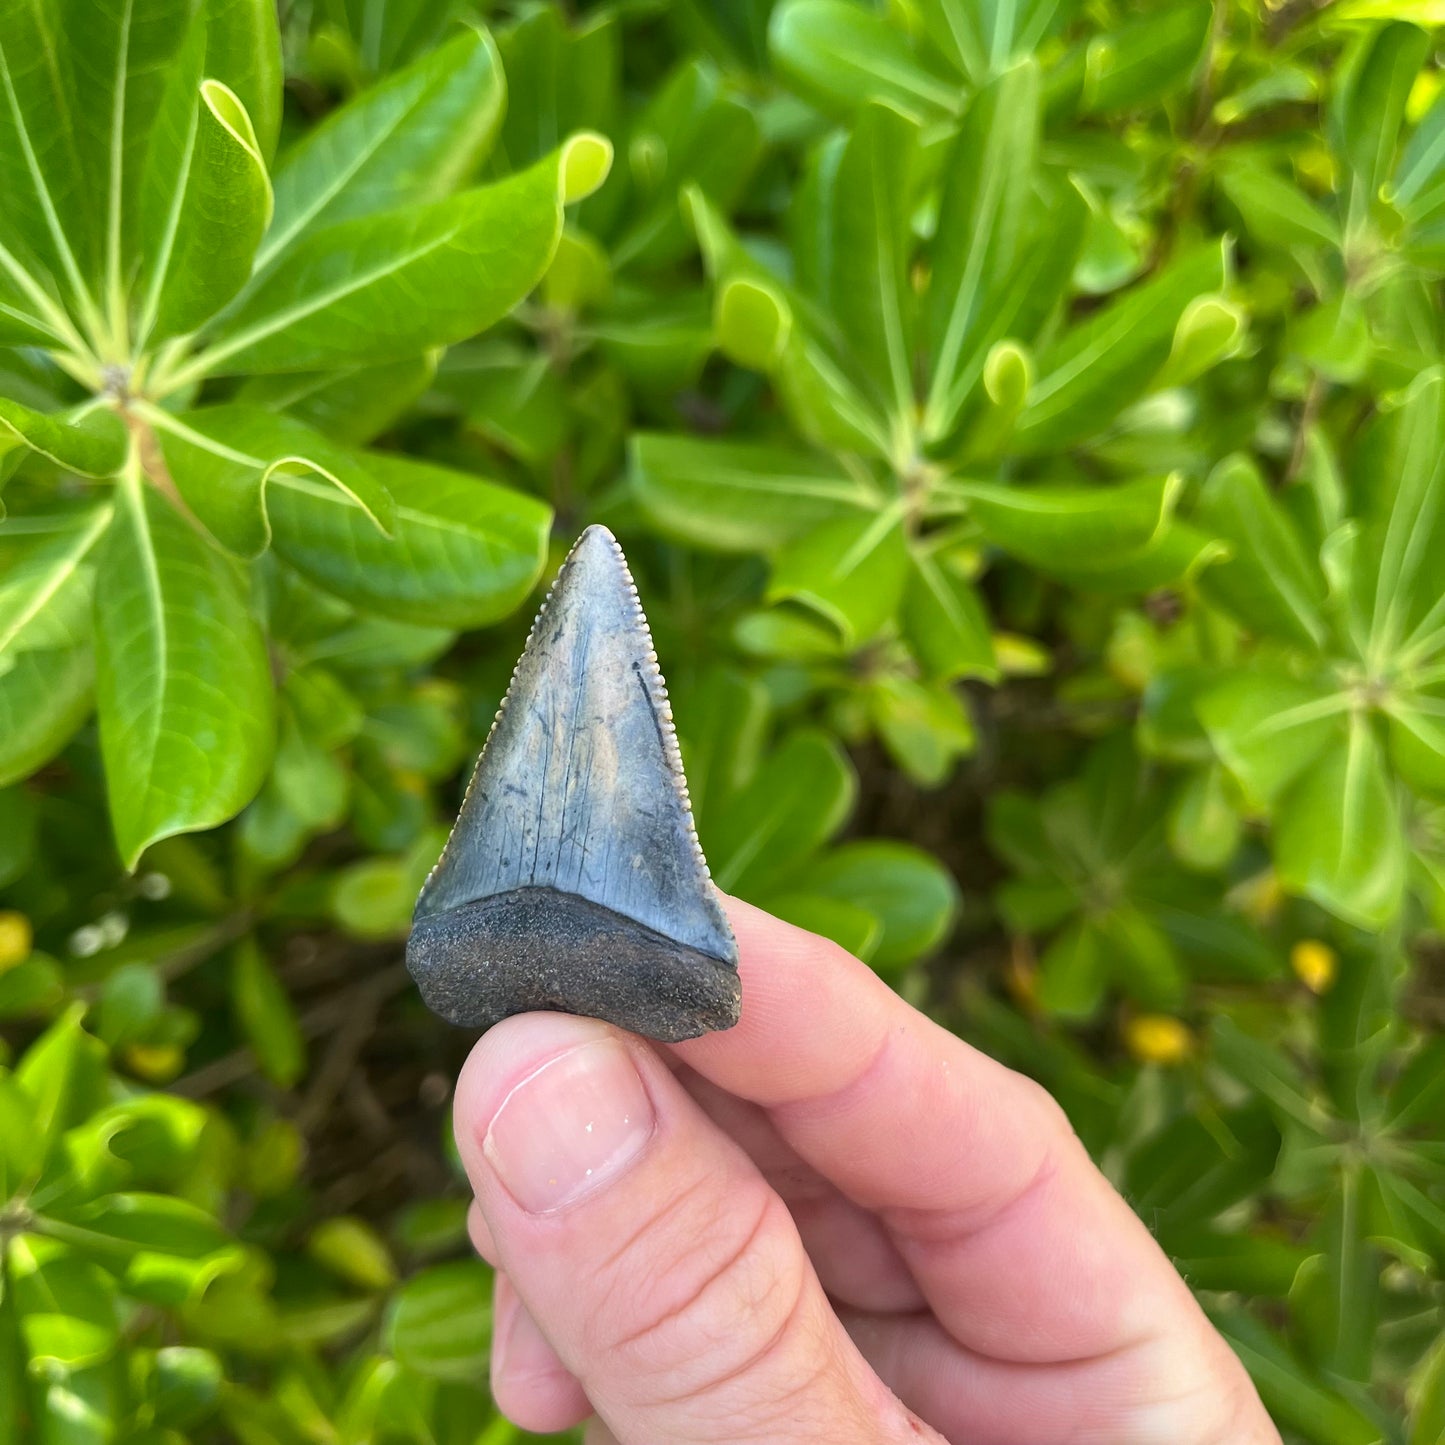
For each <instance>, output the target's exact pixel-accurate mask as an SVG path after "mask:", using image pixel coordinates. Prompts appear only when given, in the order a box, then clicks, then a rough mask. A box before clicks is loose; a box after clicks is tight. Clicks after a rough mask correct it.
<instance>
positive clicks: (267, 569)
mask: <svg viewBox="0 0 1445 1445" xmlns="http://www.w3.org/2000/svg"><path fill="white" fill-rule="evenodd" d="M481 8H483V9H485V8H487V7H481ZM285 9H286V16H285V24H284V27H283V28H281V29H278V27H277V24H276V21H275V19H274V16H273V11H272V6H271V4H270V3H269V0H134V3H127V4H125V5H120V4H118V3H116V4H111V3H109V0H107V3H104V4H94V3H91V4H85V3H81V0H74V3H71V0H35V3H31V4H26V5H15V6H11V7H9V9H8V10H7V12H6V18H5V22H4V28H3V32H0V78H3V80H4V85H5V95H4V104H3V105H0V166H3V178H4V179H3V189H4V194H5V198H6V199H5V208H4V213H3V217H0V346H3V348H4V349H3V350H0V482H3V484H4V501H5V506H6V508H7V515H6V517H5V520H4V522H3V524H0V887H3V888H4V890H5V893H4V900H3V902H4V908H5V910H6V911H4V912H3V913H0V1021H3V1028H4V1034H3V1039H4V1043H3V1045H0V1048H3V1054H0V1063H3V1064H4V1067H3V1068H0V1265H3V1274H0V1441H4V1440H10V1439H22V1438H40V1439H45V1440H52V1439H53V1440H65V1441H67V1442H69V1441H75V1442H91V1441H97V1442H98V1441H111V1440H115V1441H122V1440H124V1441H129V1440H145V1441H153V1442H164V1441H175V1440H179V1439H183V1438H198V1439H218V1440H219V1439H240V1440H243V1441H247V1442H250V1441H257V1442H259V1441H282V1442H291V1441H297V1442H300V1441H313V1440H327V1441H329V1440H336V1441H341V1440H347V1441H351V1440H355V1441H371V1440H376V1441H385V1442H393V1441H418V1442H438V1445H444V1442H450V1441H458V1442H460V1441H468V1442H471V1441H477V1440H486V1441H488V1442H496V1441H504V1440H511V1439H515V1438H520V1437H519V1436H518V1435H517V1433H516V1432H515V1431H513V1430H512V1428H511V1427H510V1426H509V1425H507V1424H506V1422H504V1421H502V1420H500V1419H499V1418H496V1419H494V1418H493V1414H492V1410H491V1406H490V1404H489V1403H488V1400H487V1396H486V1392H485V1358H486V1349H487V1344H488V1331H489V1318H488V1309H489V1304H488V1300H489V1295H488V1275H487V1271H486V1269H485V1267H484V1266H483V1265H481V1264H479V1263H477V1262H475V1261H473V1260H471V1259H470V1258H469V1257H468V1256H467V1253H466V1250H465V1225H464V1212H465V1210H464V1203H465V1201H464V1197H463V1195H462V1192H461V1190H460V1187H459V1183H458V1176H457V1174H456V1172H455V1170H454V1169H453V1168H452V1166H451V1164H450V1162H449V1159H448V1157H447V1153H446V1149H445V1148H444V1146H443V1144H442V1141H443V1139H444V1138H445V1136H446V1120H445V1107H444V1106H445V1102H446V1097H447V1093H448V1088H449V1080H450V1078H451V1077H452V1075H453V1074H454V1071H455V1068H456V1066H457V1064H458V1063H459V1062H460V1058H461V1056H462V1053H463V1049H464V1044H465V1040H463V1039H460V1038H459V1037H458V1036H456V1035H454V1034H452V1033H450V1032H449V1031H447V1030H445V1029H444V1028H443V1027H442V1026H441V1025H439V1024H437V1023H435V1022H434V1021H433V1020H431V1019H430V1018H429V1017H428V1016H426V1015H425V1013H424V1012H423V1011H422V1010H421V1008H420V1005H419V1003H418V1001H417V1000H416V999H415V998H414V997H413V996H412V995H411V992H410V990H409V988H408V986H407V981H406V977H405V974H404V972H403V971H402V969H401V965H400V962H399V957H400V955H399V947H398V942H399V939H400V938H401V937H402V936H403V935H404V932H405V929H406V926H407V921H408V917H409V913H410V909H411V905H412V902H413V900H414V898H415V895H416V891H417V888H418V886H419V883H420V880H421V877H422V876H423V875H424V873H425V871H426V870H427V869H428V868H429V866H430V865H431V863H432V861H433V860H434V859H435V857H436V855H437V852H438V851H439V848H440V840H441V837H442V836H443V831H444V829H445V826H446V823H447V821H448V818H449V816H450V814H451V813H452V811H453V810H454V808H455V805H456V802H457V798H458V785H459V777H460V774H461V772H462V771H463V769H464V768H465V766H466V765H467V764H468V763H469V761H470V759H471V757H472V756H473V755H474V754H475V752H476V750H477V748H478V747H479V745H480V741H481V738H482V737H483V736H484V734H485V729H486V725H487V723H488V722H489V720H490V717H491V715H492V713H493V712H494V710H495V707H496V705H497V701H498V699H499V697H500V695H501V692H502V689H503V687H504V686H505V682H506V675H507V672H508V669H509V667H510V664H511V662H512V660H513V659H514V658H515V656H516V653H517V651H518V649H519V646H520V641H521V637H522V635H523V632H524V629H525V626H526V622H527V619H528V617H529V616H530V613H531V611H532V608H533V607H534V605H535V602H536V599H537V590H538V588H539V587H540V586H541V585H542V583H543V582H544V580H545V579H546V577H547V576H548V575H549V574H550V572H551V571H552V570H553V569H554V567H555V565H556V562H557V560H558V557H559V555H560V551H561V549H562V548H564V547H565V545H566V544H567V542H568V540H569V539H570V538H571V537H572V536H573V535H575V533H576V532H577V531H578V530H579V529H580V527H581V526H582V525H583V524H584V523H585V522H588V521H592V520H597V521H604V522H606V523H608V524H609V525H610V526H612V527H613V528H614V530H616V531H617V532H618V533H619V535H620V536H621V537H622V539H623V542H624V545H625V546H626V547H627V548H628V551H629V555H630V557H631V559H632V560H633V562H634V565H635V569H636V571H637V572H638V575H639V582H640V584H641V586H642V590H643V593H644V598H645V601H646V603H647V605H648V609H649V612H650V615H651V617H652V620H653V623H654V626H655V630H656V633H657V640H658V647H659V651H660V653H661V655H662V661H663V665H664V669H665V671H666V672H667V674H668V677H669V680H670V682H671V683H672V685H673V693H674V697H675V702H676V712H677V716H678V721H679V727H680V731H681V733H682V737H683V744H684V752H685V757H686V761H687V766H688V772H689V778H690V781H691V784H692V794H693V799H694V804H695V807H696V810H697V814H698V823H699V829H700V832H701V836H702V840H703V843H704V846H705V848H706V850H707V853H708V856H709V858H710V861H711V862H712V865H713V869H714V874H715V876H716V877H717V878H718V881H719V882H720V883H721V884H722V886H724V887H725V888H728V889H729V890H731V891H733V892H737V893H740V894H742V895H743V896H746V897H749V898H751V899H754V900H755V901H757V902H760V903H762V904H763V905H765V906H767V907H769V908H771V909H772V910H773V911H775V912H777V913H779V914H781V915H782V916H784V917H787V918H790V919H793V920H795V921H797V922H799V923H802V924H804V925H806V926H807V927H810V928H813V929H816V930H818V931H820V932H823V933H825V934H828V935H830V936H832V937H834V938H836V939H838V940H839V941H840V942H842V943H844V944H846V945H847V946H848V947H849V948H851V949H853V950H854V951H856V952H858V953H859V954H860V955H861V956H862V957H864V958H866V959H869V960H870V961H871V962H872V964H873V965H874V966H875V967H876V968H877V969H879V970H880V972H882V973H883V974H884V975H885V976H886V977H888V978H889V979H890V980H891V981H892V982H894V983H895V985H896V986H897V987H898V988H900V989H901V990H902V991H903V992H904V993H905V994H906V995H907V996H909V997H910V998H912V999H914V1000H916V1001H917V1002H919V1003H920V1004H921V1005H923V1006H926V1007H927V1008H929V1009H930V1011H931V1012H933V1013H934V1015H935V1016H936V1017H938V1018H939V1019H940V1020H941V1021H943V1022H944V1023H946V1024H947V1025H948V1026H950V1027H952V1028H955V1029H956V1030H958V1031H960V1032H962V1033H963V1034H965V1035H966V1036H967V1037H969V1038H970V1039H972V1040H973V1041H975V1042H976V1043H978V1044H979V1045H980V1046H981V1047H984V1048H986V1049H988V1050H989V1051H990V1052H992V1053H994V1054H996V1055H997V1056H999V1057H1001V1058H1003V1059H1005V1060H1006V1061H1007V1062H1009V1063H1011V1064H1013V1065H1014V1066H1016V1067H1019V1068H1022V1069H1024V1070H1026V1071H1027V1072H1029V1073H1032V1074H1033V1075H1035V1076H1036V1077H1038V1078H1040V1079H1041V1080H1042V1081H1043V1082H1045V1083H1046V1084H1047V1085H1048V1086H1049V1087H1050V1088H1051V1089H1052V1090H1053V1091H1054V1092H1055V1093H1056V1094H1057V1095H1058V1097H1059V1098H1060V1099H1061V1101H1062V1102H1063V1103H1064V1104H1065V1106H1066V1107H1067V1108H1068V1110H1069V1112H1070V1115H1071V1117H1072V1118H1073V1120H1074V1122H1075V1125H1076V1127H1077V1128H1078V1130H1079V1132H1080V1134H1081V1135H1082V1136H1083V1138H1084V1139H1085V1141H1086V1142H1087V1143H1088V1145H1089V1146H1090V1148H1091V1149H1092V1151H1093V1152H1094V1154H1095V1156H1096V1157H1097V1158H1098V1159H1099V1160H1100V1162H1101V1164H1102V1165H1103V1167H1104V1168H1105V1170H1106V1172H1108V1174H1109V1176H1110V1177H1111V1178H1112V1179H1113V1180H1114V1182H1115V1183H1116V1184H1118V1185H1119V1186H1120V1187H1121V1188H1122V1189H1123V1190H1124V1191H1125V1193H1126V1194H1127V1195H1128V1197H1129V1198H1130V1200H1131V1201H1132V1203H1133V1204H1134V1205H1135V1207H1136V1208H1137V1209H1138V1210H1139V1211H1140V1213H1141V1214H1142V1215H1143V1216H1144V1218H1145V1219H1146V1220H1147V1221H1148V1222H1149V1224H1150V1225H1151V1227H1152V1228H1153V1229H1154V1231H1155V1233H1156V1234H1157V1236H1158V1238H1159V1240H1160V1242H1161V1243H1162V1245H1163V1246H1164V1247H1165V1248H1166V1249H1167V1250H1168V1251H1169V1252H1170V1253H1171V1254H1172V1255H1173V1256H1174V1257H1175V1259H1176V1260H1177V1261H1178V1263H1179V1267H1180V1268H1181V1270H1183V1272H1184V1273H1185V1274H1186V1276H1187V1277H1188V1278H1189V1280H1190V1282H1191V1283H1192V1284H1193V1286H1194V1287H1195V1288H1196V1290H1197V1291H1198V1292H1199V1294H1200V1296H1201V1298H1202V1299H1203V1301H1204V1303H1205V1305H1206V1307H1207V1308H1208V1309H1209V1311H1210V1312H1211V1314H1212V1316H1213V1317H1214V1318H1215V1320H1216V1321H1217V1323H1218V1324H1219V1326H1220V1328H1221V1329H1222V1330H1223V1331H1224V1333H1225V1334H1226V1336H1227V1337H1228V1338H1229V1339H1230V1341H1231V1342H1232V1343H1233V1344H1234V1346H1235V1347H1236V1348H1237V1349H1238V1350H1239V1352H1240V1353H1241V1355H1242V1356H1243V1357H1244V1359H1245V1361H1246V1362H1247V1364H1248V1365H1249V1367H1250V1369H1251V1371H1252V1372H1253V1374H1254V1376H1255V1378H1256V1380H1257V1381H1258V1383H1259V1386H1260V1389H1261V1391H1262V1393H1263V1394H1264V1397H1265V1400H1266V1402H1267V1404H1268V1405H1269V1406H1270V1408H1271V1409H1272V1410H1273V1411H1274V1413H1275V1414H1276V1416H1277V1418H1278V1419H1279V1420H1280V1422H1281V1424H1282V1426H1283V1427H1284V1428H1285V1430H1286V1432H1287V1434H1289V1435H1290V1438H1292V1439H1297V1440H1301V1441H1307V1442H1311V1445H1365V1442H1371V1441H1388V1442H1391V1445H1428V1442H1433V1441H1435V1440H1436V1439H1438V1438H1439V1437H1440V1435H1441V1433H1442V1432H1445V1350H1442V1348H1441V1345H1440V1343H1439V1342H1440V1339H1441V1336H1442V1333H1445V1293H1442V1284H1441V1272H1442V1268H1445V1153H1442V1150H1445V1126H1442V1121H1445V1040H1442V1038H1441V1037H1440V1023H1441V1017H1442V1015H1441V997H1442V987H1445V984H1442V980H1445V971H1442V958H1445V954H1442V951H1441V946H1440V942H1439V932H1440V930H1441V929H1442V927H1445V574H1442V571H1441V564H1440V560H1439V559H1440V557H1441V556H1442V555H1445V477H1442V468H1445V461H1442V457H1445V371H1442V365H1445V334H1442V326H1441V310H1440V305H1439V301H1440V296H1439V283H1440V278H1441V274H1442V270H1445V240H1442V237H1445V146H1442V143H1441V141H1442V137H1445V96H1441V95H1440V94H1439V92H1440V88H1441V81H1440V72H1439V70H1438V69H1437V68H1436V65H1435V60H1434V55H1433V52H1432V47H1431V36H1430V34H1429V33H1428V32H1427V31H1426V30H1425V29H1423V28H1420V27H1421V26H1422V25H1423V24H1425V23H1427V22H1428V21H1429V20H1430V18H1431V16H1432V13H1433V12H1432V11H1431V9H1430V7H1428V6H1421V5H1416V4H1410V3H1406V0H1400V3H1373V0H1349V3H1345V4H1340V5H1336V6H1333V7H1327V8H1323V9H1318V10H1316V9H1315V8H1312V7H1307V6H1297V5H1292V4H1290V5H1283V6H1280V7H1278V8H1276V9H1267V8H1266V9H1260V8H1257V7H1245V6H1241V5H1236V4H1233V3H1231V0H1215V3H1214V4H1212V5H1211V4H1210V3H1208V0H1204V3H1196V0H1163V3H1156V4H1152V5H1148V6H1139V5H1123V4H1114V3H1105V4H1102V5H1097V6H1092V7H1088V9H1087V11H1086V10H1085V8H1084V7H1080V6H1075V5H1072V4H1068V3H1061V0H1030V3H1027V4H1022V5H1019V6H1008V7H1003V6H1000V7H994V6H991V5H988V4H984V3H982V0H900V3H897V4H894V5H890V6H887V7H883V6H879V7H873V6H870V5H867V4H864V3H859V0H778V3H775V4H767V3H760V4H753V5H747V6H741V5H737V4H732V3H728V0H676V3H673V4H669V5H654V6H646V5H644V6H627V5H617V6H593V7H587V8H584V12H583V13H582V14H581V15H580V16H578V17H575V18H570V17H569V15H568V14H566V13H564V8H563V7H555V6H550V5H526V6H518V7H505V8H502V9H499V10H498V13H496V14H494V15H491V16H490V17H488V19H487V25H488V26H490V29H487V28H483V25H482V21H481V18H480V17H479V15H477V14H474V13H472V10H473V7H471V6H469V5H466V4H462V3H457V4H453V5H451V6H417V5H408V4H405V3H401V0H394V3H376V4H367V5H365V6H362V5H360V4H352V3H351V0H335V3H331V4H320V3H317V4H314V5H306V4H300V5H296V6H292V7H285ZM1412 22H1419V23H1418V24H1417V23H1412ZM283 75H284V79H285V86H284V90H283ZM614 156H615V157H616V163H615V164H614V163H612V162H613V157H614ZM106 820H108V822H107V821H106Z"/></svg>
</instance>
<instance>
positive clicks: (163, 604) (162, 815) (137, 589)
mask: <svg viewBox="0 0 1445 1445" xmlns="http://www.w3.org/2000/svg"><path fill="white" fill-rule="evenodd" d="M96 635H97V639H98V652H97V670H96V696H97V701H98V704H99V711H100V738H101V748H102V752H103V754H104V757H105V769H106V781H107V786H108V792H109V797H110V810H111V819H112V822H113V825H114V827H115V836H116V841H117V844H118V846H119V848H120V853H121V858H122V860H123V861H124V863H125V865H126V866H127V867H128V868H133V867H134V866H135V864H136V861H137V860H138V859H139V857H140V855H141V853H142V852H143V851H144V850H145V849H146V847H147V846H148V845H149V844H151V843H154V842H156V841H158V840H159V839H161V838H167V837H170V836H171V835H172V834H173V833H181V832H186V831H188V830H191V829H195V828H205V827H213V826H214V825H215V824H217V823H220V822H224V821H225V820H226V819H227V818H229V817H232V816H233V815H234V814H235V813H237V812H239V811H240V809H241V808H242V807H243V806H244V805H245V804H246V803H247V802H249V801H250V799H251V797H252V796H253V795H254V794H255V792H256V789H257V788H258V787H259V786H260V784H261V780H262V777H263V776H264V773H265V768H266V765H267V763H268V761H269V757H270V752H271V748H272V744H273V733H274V727H275V721H274V711H275V703H274V700H273V695H272V685H271V669H270V663H269V661H268V659H267V656H266V648H265V644H264V642H263V640H262V637H261V632H260V629H259V628H258V627H257V625H256V622H255V620H254V619H253V617H252V616H251V614H250V612H249V610H248V609H247V605H246V598H245V594H244V592H243V590H242V586H241V580H240V578H239V577H238V576H237V574H236V571H235V568H234V567H233V565H232V564H231V563H230V562H229V561H228V560H227V559H226V558H224V557H223V556H222V555H221V554H220V553H218V552H216V551H215V550H214V549H213V548H212V547H211V546H210V545H209V544H208V543H207V542H206V541H205V540H204V539H203V538H202V537H201V536H200V535H198V533H197V532H196V530H195V529H194V528H193V527H192V525H191V524H190V523H189V522H187V521H186V520H185V519H184V518H183V517H181V515H180V514H179V513H178V512H177V511H176V510H175V508H174V507H172V506H171V505H170V504H169V503H168V502H167V501H166V500H165V499H164V498H163V497H161V496H160V495H159V494H158V493H156V492H155V490H154V489H153V488H151V487H149V486H145V485H144V484H142V483H139V482H132V483H129V484H127V485H126V487H125V488H124V490H123V492H122V494H121V497H120V500H119V504H118V507H117V511H116V517H115V521H114V522H113V523H112V524H111V529H110V534H109V539H108V541H107V546H106V553H105V557H104V565H103V568H102V570H101V574H100V582H99V585H98V587H97V591H96Z"/></svg>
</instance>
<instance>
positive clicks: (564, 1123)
mask: <svg viewBox="0 0 1445 1445" xmlns="http://www.w3.org/2000/svg"><path fill="white" fill-rule="evenodd" d="M656 1123H657V1116H656V1114H655V1113H654V1112H653V1108H652V1100H651V1099H649V1098H648V1096H647V1091H646V1090H645V1089H644V1088H643V1087H642V1080H641V1079H640V1078H639V1077H638V1074H637V1069H636V1067H635V1065H634V1064H633V1062H632V1055H631V1054H630V1053H628V1051H627V1049H625V1048H624V1047H623V1046H622V1045H621V1044H619V1043H618V1042H617V1041H616V1040H614V1039H599V1040H597V1041H596V1042H594V1043H588V1044H581V1045H579V1046H578V1047H577V1048H575V1049H569V1050H568V1051H567V1052H566V1053H565V1054H559V1055H558V1056H557V1057H556V1058H554V1059H549V1060H548V1061H547V1062H546V1063H545V1064H543V1065H542V1067H541V1068H540V1069H538V1070H537V1071H536V1072H535V1073H532V1074H529V1075H528V1076H527V1077H526V1078H525V1079H523V1080H522V1082H521V1083H520V1084H518V1085H517V1086H516V1087H515V1088H514V1089H513V1090H512V1092H511V1093H510V1094H508V1095H507V1097H506V1098H505V1099H503V1100H502V1105H501V1107H500V1108H499V1109H498V1110H497V1112H496V1114H495V1115H493V1117H492V1122H491V1126H490V1127H489V1128H488V1130H487V1137H486V1139H485V1140H484V1141H483V1143H482V1152H483V1153H484V1154H485V1155H486V1158H487V1160H488V1162H489V1163H490V1164H491V1166H492V1168H493V1169H494V1170H496V1172H497V1175H498V1177H499V1178H500V1179H501V1181H502V1183H503V1184H504V1185H505V1186H506V1189H507V1192H508V1193H509V1194H510V1195H511V1196H512V1198H513V1199H515V1200H516V1201H517V1203H518V1204H520V1205H521V1206H522V1208H523V1209H525V1210H526V1211H527V1212H528V1213H529V1214H546V1213H547V1212H548V1211H549V1210H554V1209H560V1208H562V1207H563V1206H564V1205H567V1204H571V1203H572V1202H573V1201H574V1200H577V1199H581V1198H582V1197H583V1195H585V1194H590V1193H591V1192H592V1191H593V1190H594V1189H598V1188H600V1187H601V1186H602V1185H603V1184H605V1183H606V1182H607V1181H608V1180H609V1179H612V1178H614V1177H615V1176H616V1175H617V1174H619V1173H620V1172H621V1171H622V1170H623V1169H625V1168H626V1167H627V1165H628V1164H629V1163H630V1162H631V1161H632V1160H633V1159H634V1158H635V1157H636V1156H637V1154H638V1153H639V1152H640V1151H641V1149H642V1147H643V1146H644V1145H645V1144H646V1143H647V1141H648V1139H649V1138H650V1137H651V1135H652V1131H653V1129H654V1127H655V1126H656Z"/></svg>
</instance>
